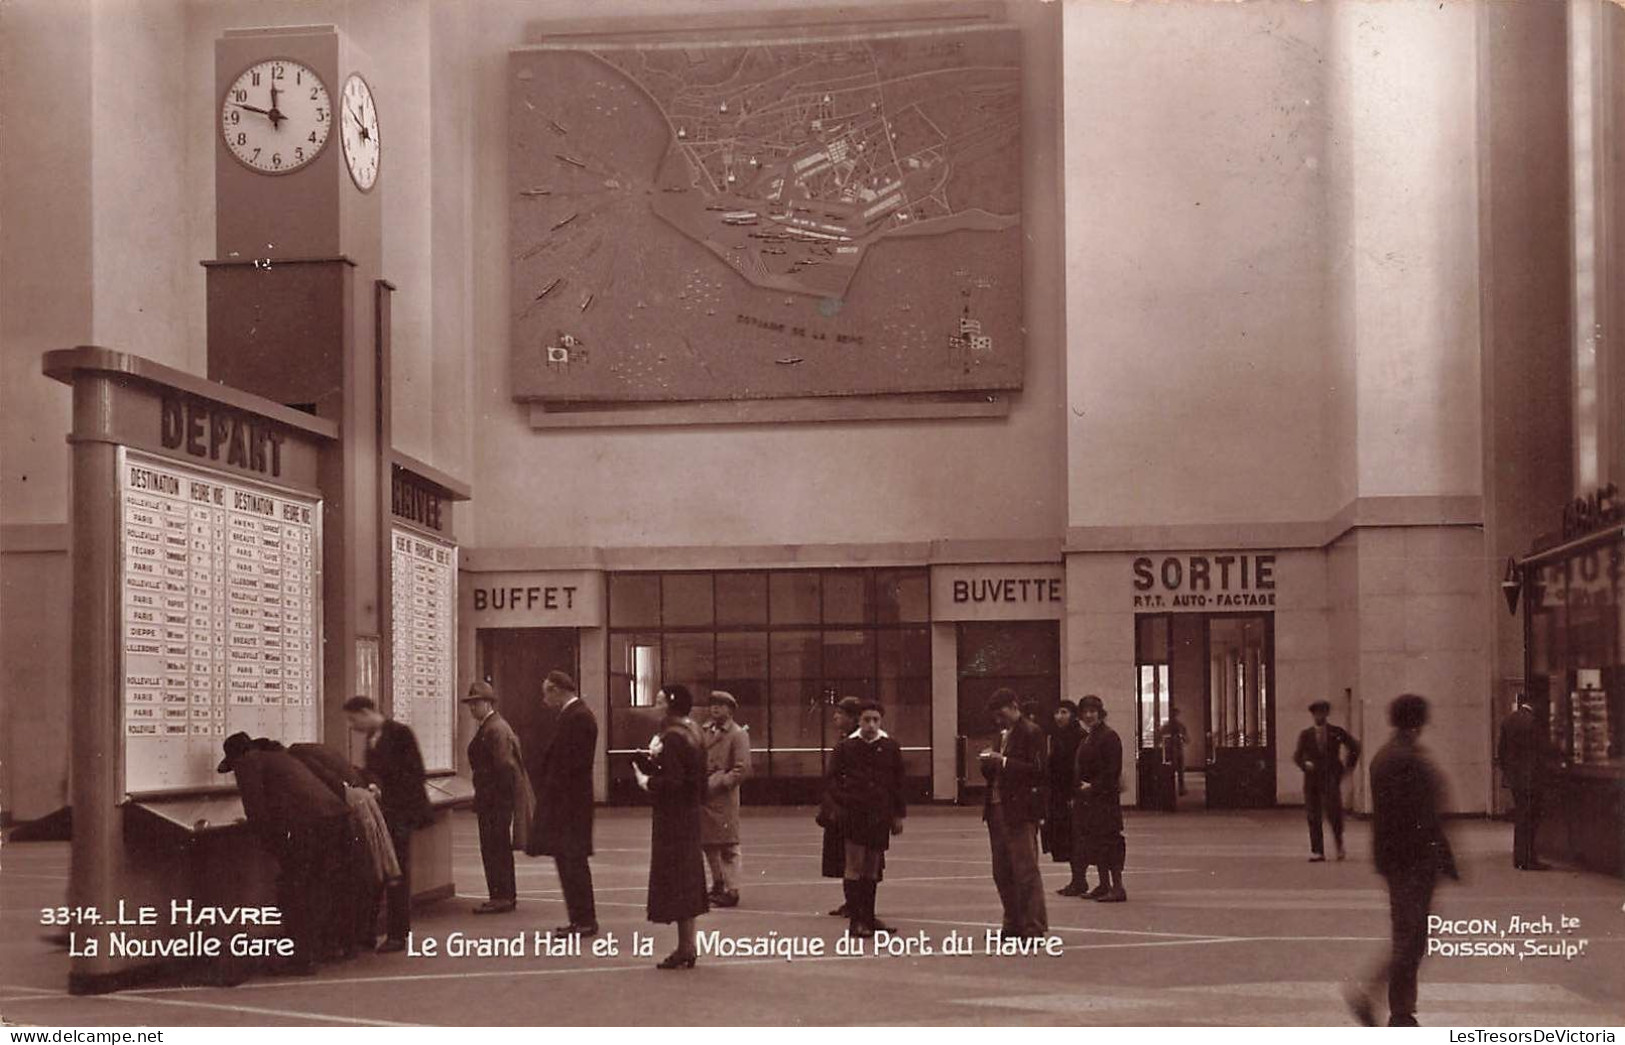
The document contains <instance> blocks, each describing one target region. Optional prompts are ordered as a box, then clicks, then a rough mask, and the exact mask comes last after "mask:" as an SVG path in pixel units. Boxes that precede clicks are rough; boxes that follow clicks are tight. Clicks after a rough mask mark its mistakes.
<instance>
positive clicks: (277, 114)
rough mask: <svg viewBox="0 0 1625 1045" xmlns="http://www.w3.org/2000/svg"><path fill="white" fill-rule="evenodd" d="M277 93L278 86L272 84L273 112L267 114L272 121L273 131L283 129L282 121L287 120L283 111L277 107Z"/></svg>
mask: <svg viewBox="0 0 1625 1045" xmlns="http://www.w3.org/2000/svg"><path fill="white" fill-rule="evenodd" d="M277 93H278V92H277V89H276V84H272V85H271V111H270V112H268V113H266V114H265V115H266V116H268V117H270V119H271V129H272V130H280V129H281V128H282V121H283V120H286V119H287V117H286V116H284V115H283V113H282V110H281V109H278V108H277V107H276V96H277Z"/></svg>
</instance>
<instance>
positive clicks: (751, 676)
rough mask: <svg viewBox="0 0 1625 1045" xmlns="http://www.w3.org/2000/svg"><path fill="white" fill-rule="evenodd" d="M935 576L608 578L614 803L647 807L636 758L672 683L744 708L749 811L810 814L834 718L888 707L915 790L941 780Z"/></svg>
mask: <svg viewBox="0 0 1625 1045" xmlns="http://www.w3.org/2000/svg"><path fill="white" fill-rule="evenodd" d="M927 583H928V582H927V574H926V571H925V570H923V569H901V568H899V569H851V570H783V571H765V570H756V571H725V572H704V573H621V574H612V575H611V576H610V579H609V625H610V633H609V681H610V694H609V708H610V722H609V746H610V759H609V764H610V789H611V797H612V798H614V799H617V800H626V799H629V798H632V797H634V796H635V794H636V790H635V787H634V785H633V783H632V772H631V768H630V759H631V752H632V751H634V750H636V749H639V748H642V747H643V746H645V745H646V744H647V743H648V741H649V738H650V737H651V736H653V735H654V733H655V731H656V730H657V729H658V727H659V721H658V716H657V713H656V711H655V709H654V698H655V694H656V693H657V692H659V689H660V686H661V685H662V684H666V683H682V684H683V685H686V686H688V687H689V689H691V690H692V691H693V692H694V697H695V700H696V702H698V703H699V704H700V705H701V706H699V707H696V709H695V719H696V721H703V720H704V715H705V708H704V706H703V705H704V702H705V699H706V697H707V696H708V695H709V693H710V692H711V690H713V689H722V690H727V691H728V692H729V693H732V694H733V695H734V697H735V699H737V700H738V701H739V711H738V714H737V716H736V717H737V719H738V721H739V722H740V724H741V725H744V726H746V727H747V728H748V729H749V731H750V741H751V759H752V778H751V780H750V781H748V782H747V784H746V788H745V792H744V797H745V799H746V800H747V801H758V802H760V801H768V802H772V801H811V800H813V798H814V796H815V795H816V793H817V787H818V780H819V779H820V778H821V777H822V775H823V772H824V767H825V765H826V762H827V759H828V757H829V752H830V750H831V749H832V748H833V747H834V744H835V743H836V741H838V740H839V739H840V738H839V737H836V736H834V735H833V733H832V723H831V721H830V709H831V707H832V706H833V705H834V703H835V702H836V701H837V700H839V699H840V698H842V697H846V696H854V697H859V698H862V699H869V698H873V699H877V700H879V701H880V702H881V704H882V705H884V706H885V709H886V730H887V731H888V732H889V733H891V735H892V736H893V737H895V738H896V739H897V741H898V743H899V744H901V745H902V747H903V754H904V762H905V766H906V767H907V769H908V772H909V775H910V777H911V778H914V779H915V780H916V781H917V782H918V783H919V785H921V786H922V787H923V786H926V785H927V784H928V781H929V777H930V772H931V637H930V629H929V626H928V620H929V607H930V600H929V597H928V596H929V592H928V589H927Z"/></svg>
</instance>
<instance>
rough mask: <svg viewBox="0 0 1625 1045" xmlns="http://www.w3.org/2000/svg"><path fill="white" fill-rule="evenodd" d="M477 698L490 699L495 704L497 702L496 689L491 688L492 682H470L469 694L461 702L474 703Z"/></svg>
mask: <svg viewBox="0 0 1625 1045" xmlns="http://www.w3.org/2000/svg"><path fill="white" fill-rule="evenodd" d="M476 700H489V701H490V702H491V703H493V704H495V703H496V702H497V694H496V690H494V689H492V688H491V684H490V683H489V682H474V683H470V684H469V687H468V696H466V697H464V698H463V699H462V701H461V703H464V704H472V703H474V702H475V701H476Z"/></svg>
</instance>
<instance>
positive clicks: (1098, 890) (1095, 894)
mask: <svg viewBox="0 0 1625 1045" xmlns="http://www.w3.org/2000/svg"><path fill="white" fill-rule="evenodd" d="M1111 891H1112V887H1111V886H1109V885H1107V884H1106V883H1105V881H1104V880H1103V881H1102V882H1101V883H1100V884H1099V885H1097V886H1095V887H1094V888H1093V889H1091V890H1089V891H1088V892H1086V893H1084V894H1083V898H1084V899H1085V900H1098V899H1100V898H1101V897H1102V896H1105V895H1106V894H1107V893H1109V892H1111Z"/></svg>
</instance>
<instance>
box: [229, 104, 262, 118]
mask: <svg viewBox="0 0 1625 1045" xmlns="http://www.w3.org/2000/svg"><path fill="white" fill-rule="evenodd" d="M231 104H233V105H235V106H236V107H237V108H239V109H247V110H248V111H249V112H257V113H259V114H260V115H261V116H269V115H271V110H270V109H261V108H259V107H258V106H255V105H244V104H243V103H242V102H232V103H231Z"/></svg>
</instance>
